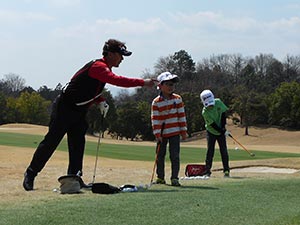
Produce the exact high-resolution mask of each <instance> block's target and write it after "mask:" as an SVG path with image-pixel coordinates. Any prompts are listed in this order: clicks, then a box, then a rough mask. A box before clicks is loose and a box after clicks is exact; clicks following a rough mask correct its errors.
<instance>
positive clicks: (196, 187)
mask: <svg viewBox="0 0 300 225" xmlns="http://www.w3.org/2000/svg"><path fill="white" fill-rule="evenodd" d="M180 189H203V190H219V188H215V187H207V186H188V185H184V186H181V187H180Z"/></svg>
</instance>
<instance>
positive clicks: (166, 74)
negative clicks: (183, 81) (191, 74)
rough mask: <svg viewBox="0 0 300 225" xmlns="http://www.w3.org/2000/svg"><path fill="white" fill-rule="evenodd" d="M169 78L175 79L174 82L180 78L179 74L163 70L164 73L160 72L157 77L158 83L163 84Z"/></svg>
mask: <svg viewBox="0 0 300 225" xmlns="http://www.w3.org/2000/svg"><path fill="white" fill-rule="evenodd" d="M168 80H173V81H174V82H178V81H179V78H178V76H177V75H175V74H171V73H170V72H163V73H161V74H159V75H158V77H157V81H158V84H161V83H162V82H164V81H168Z"/></svg>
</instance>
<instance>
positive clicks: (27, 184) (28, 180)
mask: <svg viewBox="0 0 300 225" xmlns="http://www.w3.org/2000/svg"><path fill="white" fill-rule="evenodd" d="M34 178H35V176H32V175H30V174H29V173H28V172H25V174H24V181H23V187H24V189H25V190H26V191H32V190H33V182H34Z"/></svg>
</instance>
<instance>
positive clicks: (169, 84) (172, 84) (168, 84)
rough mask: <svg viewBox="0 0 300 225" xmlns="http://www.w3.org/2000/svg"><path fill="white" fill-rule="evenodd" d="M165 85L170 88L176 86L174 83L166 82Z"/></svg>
mask: <svg viewBox="0 0 300 225" xmlns="http://www.w3.org/2000/svg"><path fill="white" fill-rule="evenodd" d="M163 85H166V86H168V87H173V86H175V83H173V82H164V83H163Z"/></svg>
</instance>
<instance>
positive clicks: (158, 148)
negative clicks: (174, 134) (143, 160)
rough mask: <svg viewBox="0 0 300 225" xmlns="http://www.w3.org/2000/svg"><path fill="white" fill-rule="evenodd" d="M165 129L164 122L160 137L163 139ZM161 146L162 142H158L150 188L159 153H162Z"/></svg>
mask: <svg viewBox="0 0 300 225" xmlns="http://www.w3.org/2000/svg"><path fill="white" fill-rule="evenodd" d="M164 128H165V123H164V122H163V123H162V125H161V130H160V136H161V138H162V136H163V131H164ZM160 144H161V142H160V141H158V142H157V145H156V152H155V153H156V154H155V161H154V166H153V170H152V176H151V180H150V185H149V186H151V185H152V182H153V178H154V172H155V168H156V164H157V158H158V153H159V151H160Z"/></svg>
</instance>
